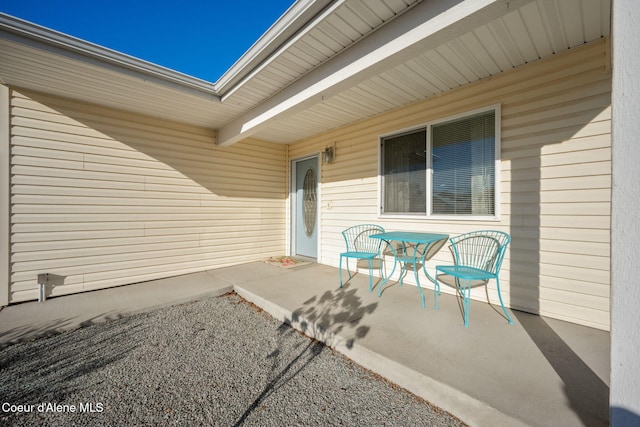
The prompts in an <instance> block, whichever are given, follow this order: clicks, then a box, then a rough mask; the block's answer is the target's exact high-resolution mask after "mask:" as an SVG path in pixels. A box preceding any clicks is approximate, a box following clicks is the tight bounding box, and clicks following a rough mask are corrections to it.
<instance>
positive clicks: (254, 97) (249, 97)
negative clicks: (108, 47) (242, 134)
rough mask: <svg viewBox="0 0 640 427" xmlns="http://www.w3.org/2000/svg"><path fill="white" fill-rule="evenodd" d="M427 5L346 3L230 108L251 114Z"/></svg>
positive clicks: (238, 91) (283, 49) (288, 46)
mask: <svg viewBox="0 0 640 427" xmlns="http://www.w3.org/2000/svg"><path fill="white" fill-rule="evenodd" d="M420 1H421V0H340V1H334V2H332V3H330V4H329V5H328V6H327V7H326V8H325V9H324V10H323V11H322V12H320V13H319V14H318V15H317V16H316V17H314V18H313V19H312V20H311V22H310V23H309V24H307V25H306V26H304V27H303V28H301V29H300V30H299V31H298V32H297V33H296V34H294V35H293V36H292V37H290V39H289V40H287V41H286V42H285V43H283V44H282V45H281V46H279V48H278V49H277V50H276V51H275V52H274V53H273V54H272V55H270V57H269V58H268V59H267V60H265V61H263V63H261V64H259V65H258V66H257V67H255V68H254V69H253V70H252V72H251V73H250V74H249V75H247V76H246V77H245V78H244V79H243V80H242V81H241V82H240V83H239V84H236V85H235V86H234V88H232V89H230V90H228V91H226V92H225V93H224V94H222V97H223V98H222V99H223V102H224V103H228V104H234V105H238V106H242V107H243V108H245V109H249V108H251V107H253V106H255V105H257V104H259V103H261V102H263V101H264V100H266V99H268V98H269V97H271V96H273V95H274V94H275V93H277V92H279V91H280V90H281V89H282V88H284V87H286V86H287V85H288V84H290V83H291V82H293V81H295V80H297V79H299V78H300V77H302V76H303V75H305V74H306V73H308V72H309V71H311V70H313V69H315V68H317V67H318V66H319V65H321V64H322V63H324V62H326V61H328V60H329V59H331V58H333V57H335V56H336V55H338V54H340V52H342V51H344V50H346V49H348V48H349V47H350V46H352V45H354V44H355V43H357V42H358V41H359V40H361V39H363V38H365V37H366V36H367V35H369V34H371V33H372V32H374V31H376V30H377V29H379V28H380V27H382V26H384V25H385V24H386V23H388V22H389V21H391V20H393V19H394V18H395V17H397V16H399V15H401V14H403V13H406V12H408V11H409V10H410V9H411V8H412V7H413V6H415V5H416V4H418V3H420Z"/></svg>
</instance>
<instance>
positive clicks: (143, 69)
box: [0, 13, 219, 99]
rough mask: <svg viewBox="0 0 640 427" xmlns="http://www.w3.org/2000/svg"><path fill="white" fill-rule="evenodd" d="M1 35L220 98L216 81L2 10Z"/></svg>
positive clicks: (0, 14)
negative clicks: (89, 40)
mask: <svg viewBox="0 0 640 427" xmlns="http://www.w3.org/2000/svg"><path fill="white" fill-rule="evenodd" d="M3 33H4V34H3ZM0 37H4V38H8V39H12V40H15V41H18V42H20V43H23V44H28V45H33V46H36V47H39V48H42V49H46V50H50V51H53V52H56V53H63V54H64V53H66V54H67V55H69V56H72V57H76V58H84V59H85V60H87V61H89V62H94V63H99V64H101V65H102V66H105V65H106V64H109V65H110V66H111V67H112V68H116V69H119V70H120V71H126V70H128V71H129V72H131V71H133V72H136V73H140V74H142V75H144V76H147V77H150V78H152V79H153V80H155V81H158V82H161V83H165V84H166V83H169V84H171V85H172V86H174V87H177V88H181V89H182V90H184V89H188V90H189V91H191V92H194V93H199V94H201V95H205V96H207V97H215V98H218V96H217V93H216V92H215V87H214V84H213V83H210V82H207V81H205V80H201V79H198V78H196V77H192V76H189V75H187V74H183V73H180V72H178V71H175V70H171V69H169V68H165V67H162V66H160V65H156V64H153V63H151V62H148V61H144V60H142V59H138V58H135V57H133V56H130V55H126V54H124V53H121V52H117V51H115V50H112V49H108V48H106V47H103V46H99V45H97V44H94V43H91V42H87V41H85V40H81V39H78V38H76V37H72V36H69V35H67V34H64V33H61V32H58V31H54V30H51V29H49V28H46V27H42V26H40V25H37V24H34V23H31V22H28V21H24V20H22V19H19V18H16V17H14V16H11V15H7V14H4V13H0ZM218 99H219V98H218Z"/></svg>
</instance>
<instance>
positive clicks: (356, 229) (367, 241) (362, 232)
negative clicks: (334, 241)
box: [342, 224, 384, 252]
mask: <svg viewBox="0 0 640 427" xmlns="http://www.w3.org/2000/svg"><path fill="white" fill-rule="evenodd" d="M378 233H384V228H382V227H381V226H379V225H376V224H360V225H354V226H353V227H349V228H347V229H346V230H344V231H343V232H342V236H343V237H344V241H345V243H346V244H347V251H348V252H378V251H379V250H380V244H381V243H382V240H380V239H371V238H369V236H370V235H372V234H378Z"/></svg>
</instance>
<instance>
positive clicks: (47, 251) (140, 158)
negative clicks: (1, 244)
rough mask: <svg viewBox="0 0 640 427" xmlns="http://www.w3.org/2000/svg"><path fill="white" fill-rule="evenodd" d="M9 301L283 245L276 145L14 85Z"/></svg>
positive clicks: (260, 253) (188, 268) (213, 263)
mask: <svg viewBox="0 0 640 427" xmlns="http://www.w3.org/2000/svg"><path fill="white" fill-rule="evenodd" d="M11 155H12V160H11V174H12V177H11V263H12V264H11V297H10V298H11V299H10V301H11V302H18V301H24V300H30V299H35V298H37V283H36V276H37V274H38V273H45V272H46V273H50V274H51V275H52V277H53V284H54V286H53V289H52V295H62V294H67V293H73V292H81V291H86V290H91V289H98V288H105V287H111V286H117V285H123V284H130V283H135V282H140V281H145V280H151V279H155V278H162V277H169V276H175V275H179V274H184V273H190V272H195V271H202V270H206V269H211V268H216V267H220V266H224V265H230V264H236V263H242V262H247V261H252V260H256V259H260V258H264V257H267V256H271V255H277V254H282V253H284V251H285V242H286V240H285V237H284V236H285V232H286V222H285V219H284V218H285V197H286V194H285V193H286V171H285V165H286V164H285V147H284V146H282V145H277V144H268V143H263V142H260V141H249V142H247V143H240V144H236V145H234V146H233V147H229V148H222V147H217V146H216V145H215V132H214V131H212V130H207V129H200V128H194V127H190V126H185V125H180V124H176V123H170V122H166V121H160V120H156V119H152V118H148V117H143V116H138V115H134V114H129V113H123V112H120V111H114V110H109V109H104V108H101V107H96V106H93V105H86V104H79V103H76V102H73V101H69V100H64V99H60V98H55V97H50V96H45V95H41V94H34V93H29V92H26V91H19V90H14V91H13V94H12V100H11Z"/></svg>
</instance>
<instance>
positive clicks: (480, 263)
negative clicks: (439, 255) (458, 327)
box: [434, 230, 513, 327]
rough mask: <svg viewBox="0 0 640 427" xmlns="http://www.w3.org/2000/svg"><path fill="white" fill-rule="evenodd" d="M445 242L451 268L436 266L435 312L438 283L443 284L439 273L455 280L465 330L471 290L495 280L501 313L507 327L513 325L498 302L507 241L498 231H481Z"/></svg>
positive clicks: (506, 235)
mask: <svg viewBox="0 0 640 427" xmlns="http://www.w3.org/2000/svg"><path fill="white" fill-rule="evenodd" d="M449 240H450V242H451V248H452V251H453V255H454V259H455V265H439V266H436V277H435V282H434V283H435V287H434V294H435V305H436V308H438V295H439V294H440V282H439V279H440V281H442V280H444V277H442V276H439V275H438V273H442V274H443V275H447V276H450V277H452V278H454V279H455V281H454V282H453V286H455V287H456V288H457V290H458V292H459V293H460V294H461V295H462V300H463V303H462V310H463V315H464V326H465V327H469V308H470V296H471V289H472V288H474V287H477V286H486V285H487V283H488V282H489V280H491V279H495V280H496V287H497V289H498V298H499V299H500V305H501V306H502V311H503V312H504V315H505V316H506V318H507V321H508V322H509V324H510V325H513V320H511V316H509V313H508V312H507V309H506V308H505V307H504V303H503V302H502V295H501V294H500V279H499V277H498V275H499V273H500V267H501V266H502V260H503V259H504V254H505V252H506V250H507V246H508V245H509V243H510V242H511V237H510V236H509V235H508V234H507V233H504V232H502V231H493V230H483V231H474V232H471V233H466V234H462V235H460V236H456V237H452V238H451V239H449ZM445 283H446V282H445Z"/></svg>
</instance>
